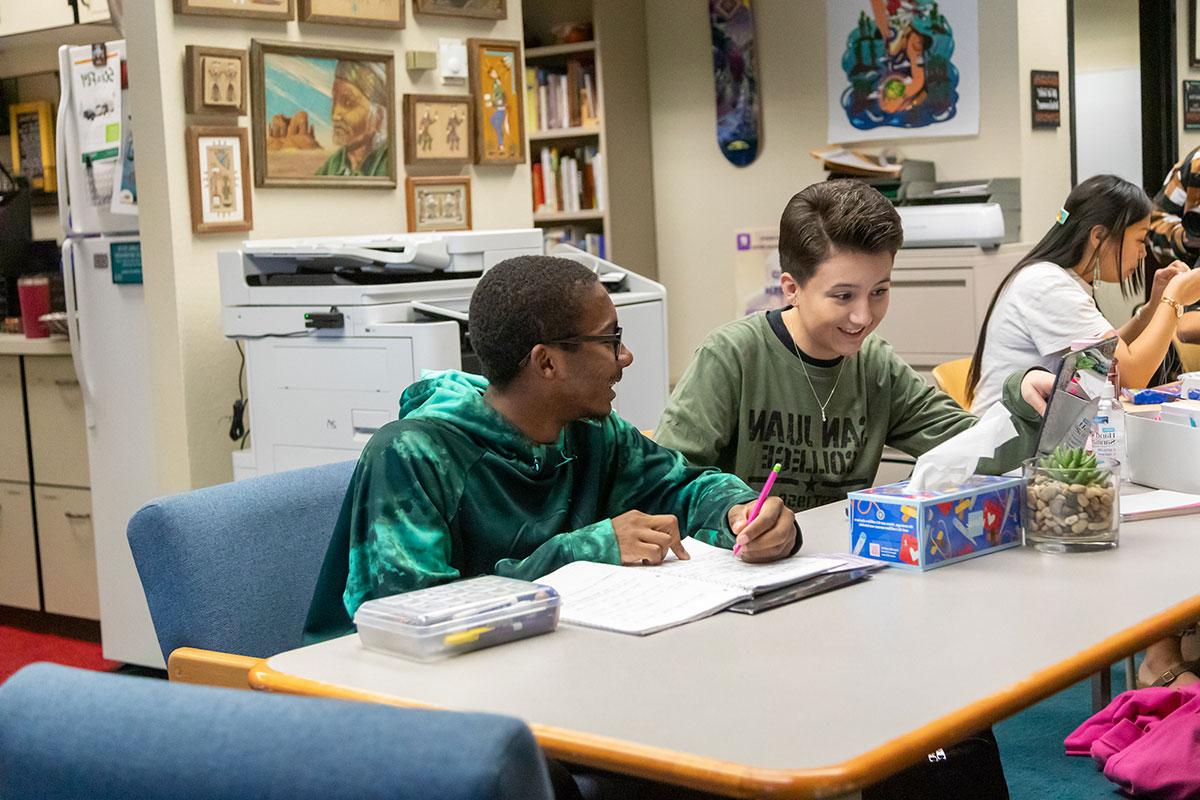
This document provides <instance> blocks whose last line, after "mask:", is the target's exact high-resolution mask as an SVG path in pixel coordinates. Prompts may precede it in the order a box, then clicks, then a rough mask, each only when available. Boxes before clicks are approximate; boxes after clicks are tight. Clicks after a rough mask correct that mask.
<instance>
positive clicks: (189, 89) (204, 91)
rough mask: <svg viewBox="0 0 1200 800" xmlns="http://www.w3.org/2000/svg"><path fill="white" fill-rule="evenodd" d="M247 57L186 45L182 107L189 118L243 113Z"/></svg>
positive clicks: (218, 48)
mask: <svg viewBox="0 0 1200 800" xmlns="http://www.w3.org/2000/svg"><path fill="white" fill-rule="evenodd" d="M249 80H250V56H249V54H248V53H247V52H246V51H245V50H231V49H228V48H224V47H201V46H198V45H192V44H189V45H188V46H187V49H186V50H185V51H184V55H183V105H184V110H185V111H187V113H189V114H235V115H238V116H240V115H243V114H245V113H246V97H247V95H249V94H250V92H249Z"/></svg>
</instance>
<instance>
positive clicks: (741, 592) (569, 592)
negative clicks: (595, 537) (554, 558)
mask: <svg viewBox="0 0 1200 800" xmlns="http://www.w3.org/2000/svg"><path fill="white" fill-rule="evenodd" d="M683 546H684V548H685V549H686V550H687V551H688V555H690V556H691V559H690V560H688V561H680V560H678V559H676V558H675V557H674V555H669V556H668V559H669V560H668V561H664V562H663V563H662V564H660V565H658V566H655V567H621V566H617V565H614V564H597V563H595V562H592V561H574V562H572V563H570V564H567V565H566V566H564V567H560V568H559V569H556V570H555V571H554V572H551V573H550V574H549V575H546V576H545V577H543V578H539V579H538V581H537V582H538V583H545V584H548V585H550V586H553V587H554V588H555V589H556V590H558V593H559V595H560V596H561V597H562V609H561V612H560V619H561V620H562V621H563V622H567V623H571V624H573V625H586V626H587V627H590V628H601V629H603V630H607V631H616V632H618V633H632V634H637V635H645V634H648V633H655V632H657V631H661V630H665V629H667V628H671V627H674V626H676V625H682V624H684V623H685V622H692V621H694V620H697V619H701V618H702V617H707V616H708V615H710V614H715V613H716V612H718V611H720V610H721V609H723V608H727V607H729V606H731V605H733V604H734V603H736V602H738V601H739V600H746V599H748V598H750V597H753V596H754V595H756V594H759V593H761V592H766V591H769V590H771V589H776V588H778V587H780V586H787V585H788V584H792V583H797V582H799V581H802V580H805V579H806V578H810V577H812V576H813V575H819V574H821V573H822V572H828V571H829V570H831V569H836V568H838V567H840V566H842V561H841V560H839V559H837V558H826V557H812V556H809V557H803V556H793V557H792V558H785V559H783V560H782V561H775V562H772V563H770V564H747V563H746V562H744V561H742V560H741V559H738V558H734V557H733V554H732V553H730V552H729V551H728V550H722V549H721V548H719V547H713V546H711V545H707V544H704V543H703V542H699V541H696V540H695V539H684V540H683Z"/></svg>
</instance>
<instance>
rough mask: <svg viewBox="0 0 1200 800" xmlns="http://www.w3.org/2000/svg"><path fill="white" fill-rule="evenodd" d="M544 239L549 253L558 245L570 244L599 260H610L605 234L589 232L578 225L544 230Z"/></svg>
mask: <svg viewBox="0 0 1200 800" xmlns="http://www.w3.org/2000/svg"><path fill="white" fill-rule="evenodd" d="M542 237H543V238H544V239H545V242H546V250H547V251H549V250H550V248H551V247H552V246H553V245H556V244H569V245H571V246H573V247H578V248H579V249H580V250H583V251H584V252H585V253H591V254H592V255H594V256H597V257H599V258H608V255H607V253H606V252H605V247H604V234H603V233H596V232H594V231H589V230H587V229H586V228H582V227H580V226H578V225H561V226H558V227H554V228H542Z"/></svg>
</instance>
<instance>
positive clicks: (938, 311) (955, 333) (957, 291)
mask: <svg viewBox="0 0 1200 800" xmlns="http://www.w3.org/2000/svg"><path fill="white" fill-rule="evenodd" d="M891 294H892V298H891V303H890V304H889V306H888V314H887V317H885V318H884V320H883V322H882V323H880V325H879V328H878V329H877V330H876V333H878V334H879V335H880V336H882V337H883V338H884V339H887V340H888V341H889V342H890V343H891V345H892V347H894V348H896V350H897V352H901V353H946V352H951V353H960V354H966V353H970V352H972V351H973V350H974V349H975V331H976V326H975V276H974V273H973V271H972V270H969V269H924V270H917V269H913V270H903V271H900V270H897V271H895V272H893V273H892V292H891Z"/></svg>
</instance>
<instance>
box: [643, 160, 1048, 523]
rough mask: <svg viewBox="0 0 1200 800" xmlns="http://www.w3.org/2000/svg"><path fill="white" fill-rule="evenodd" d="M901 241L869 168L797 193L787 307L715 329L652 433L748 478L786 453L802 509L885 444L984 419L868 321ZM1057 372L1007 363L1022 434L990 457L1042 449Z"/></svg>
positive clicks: (783, 229)
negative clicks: (867, 177)
mask: <svg viewBox="0 0 1200 800" xmlns="http://www.w3.org/2000/svg"><path fill="white" fill-rule="evenodd" d="M902 242H903V232H902V230H901V227H900V218H899V215H898V214H897V213H896V210H895V209H894V208H893V207H892V205H891V203H889V202H888V201H887V200H886V199H885V198H884V197H883V196H882V195H881V194H879V192H877V191H875V190H874V189H872V188H870V187H868V186H866V185H865V184H863V183H861V182H859V181H826V182H823V183H818V184H814V185H812V186H809V187H808V188H806V189H804V190H803V191H802V192H800V193H799V194H797V195H796V196H795V197H793V198H792V199H791V201H790V202H789V203H788V205H787V208H785V209H784V212H783V217H782V219H781V221H780V234H779V255H780V262H781V265H782V266H783V275H782V277H781V279H780V281H781V286H782V288H783V293H784V297H785V298H786V300H787V302H788V307H787V308H786V309H782V310H777V311H771V312H767V313H765V314H758V315H755V316H752V317H747V318H744V319H740V320H737V321H735V322H731V323H729V324H727V325H724V326H722V327H720V328H718V329H716V330H715V331H713V332H712V333H711V334H710V335H709V336H708V338H707V339H706V340H705V341H704V343H703V344H702V345H701V346H700V348H699V350H697V351H696V354H695V357H694V358H693V359H692V363H691V364H690V366H689V367H688V369H687V371H686V372H685V373H684V375H683V378H682V379H681V380H680V381H679V383H678V385H676V387H675V391H674V392H673V393H672V395H671V400H670V403H669V404H668V406H667V409H666V411H665V412H664V414H663V417H662V420H661V421H660V423H659V427H658V429H657V431H656V432H655V440H656V441H658V442H659V443H660V444H663V445H665V446H667V447H670V448H673V449H676V450H679V451H681V452H682V453H683V454H684V455H686V456H687V457H688V458H689V459H691V460H692V461H693V462H694V463H696V464H703V465H706V466H708V465H711V466H716V467H718V468H719V469H722V470H726V471H728V472H732V473H734V474H736V475H739V476H740V477H742V478H743V479H745V480H746V482H747V483H749V484H750V485H751V486H761V485H762V484H763V483H764V482H765V481H766V479H767V476H768V474H770V471H771V468H772V466H773V465H775V464H776V463H779V464H782V465H783V469H782V470H781V472H780V475H779V478H778V479H777V481H776V483H775V486H776V489H775V491H776V492H777V493H778V494H779V496H780V497H781V498H782V499H783V501H784V502H785V503H786V504H787V505H788V506H789V507H791V508H794V509H797V510H801V509H807V508H812V507H814V506H818V505H823V504H825V503H831V502H834V501H837V500H843V499H845V497H846V493H847V492H851V491H854V490H856V489H861V488H864V487H867V486H870V485H871V483H872V481H873V479H874V477H875V473H876V471H877V470H878V468H879V461H880V458H881V456H882V454H883V448H884V446H885V445H890V446H892V447H895V448H896V449H898V450H901V451H903V452H905V453H908V454H909V455H912V456H919V455H921V454H922V453H924V452H926V451H927V450H930V449H931V448H933V447H934V446H936V445H938V444H940V443H942V442H944V441H945V440H946V439H948V438H950V437H951V436H954V435H955V434H957V433H959V432H961V431H963V430H966V429H967V428H969V427H971V426H972V425H974V424H975V422H976V421H977V418H976V417H974V416H973V415H971V414H969V413H968V412H966V411H964V410H963V409H961V408H960V407H959V406H958V405H957V404H956V403H955V402H954V401H953V400H951V399H950V397H948V396H947V395H946V394H944V393H943V392H941V391H938V390H937V389H935V388H933V387H932V386H929V385H928V384H927V383H925V381H924V380H922V378H921V377H920V376H919V375H918V374H917V373H916V372H915V371H914V370H913V369H912V368H911V367H910V366H908V365H907V364H906V363H904V361H903V360H901V359H900V357H899V356H897V355H896V353H895V351H893V350H892V347H891V345H889V344H888V343H887V342H885V341H883V340H882V339H880V338H878V337H876V336H874V335H872V334H871V331H873V330H874V329H875V328H876V326H878V325H879V323H880V321H882V320H883V317H884V315H885V314H886V313H887V307H888V290H889V287H890V285H891V273H892V262H893V260H894V259H895V255H896V250H897V249H898V248H899V247H900V245H901V243H902ZM947 313H954V309H947ZM930 324H931V325H936V324H937V321H936V320H930ZM1052 381H1053V377H1052V376H1051V375H1050V374H1049V373H1047V372H1044V371H1040V370H1039V371H1034V372H1030V373H1025V374H1022V373H1018V374H1015V375H1012V376H1010V378H1009V379H1008V382H1007V383H1006V384H1005V387H1004V403H1005V405H1006V406H1007V408H1008V409H1009V411H1010V412H1011V413H1012V416H1013V421H1014V423H1015V425H1016V428H1017V431H1018V433H1019V436H1018V438H1017V439H1014V440H1012V441H1010V442H1009V443H1008V444H1007V445H1005V446H1004V447H1002V448H1001V450H1000V452H999V453H998V454H997V457H996V458H995V459H994V460H991V461H985V462H983V463H981V465H980V470H981V471H991V472H1002V471H1005V470H1008V469H1011V468H1013V467H1015V466H1017V465H1018V464H1019V462H1020V460H1021V459H1022V458H1025V457H1028V456H1029V455H1031V454H1032V450H1033V447H1034V445H1035V440H1036V434H1037V430H1038V426H1039V422H1040V419H1039V415H1040V413H1041V412H1042V411H1043V410H1045V401H1044V398H1045V396H1046V395H1047V394H1048V393H1049V391H1050V389H1051V384H1052Z"/></svg>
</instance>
